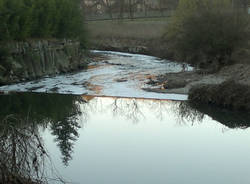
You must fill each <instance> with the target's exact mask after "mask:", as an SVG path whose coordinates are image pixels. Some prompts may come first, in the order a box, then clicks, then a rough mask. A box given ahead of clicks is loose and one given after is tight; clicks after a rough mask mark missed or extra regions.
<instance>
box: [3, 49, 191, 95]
mask: <svg viewBox="0 0 250 184" xmlns="http://www.w3.org/2000/svg"><path fill="white" fill-rule="evenodd" d="M92 52H93V53H95V54H100V55H102V56H105V59H104V60H101V61H99V62H92V63H91V64H90V65H89V69H87V70H83V71H79V72H77V73H71V74H66V75H59V76H55V77H46V78H43V79H40V80H36V81H31V82H24V83H19V84H16V85H9V86H3V87H0V91H18V92H27V91H28V92H46V93H60V94H79V95H81V94H88V95H98V96H121V97H140V98H141V97H144V98H154V99H156V98H157V99H175V100H186V99H187V95H180V94H157V93H150V92H145V91H143V90H142V89H141V88H143V87H146V86H145V83H146V82H147V81H148V80H149V78H150V77H154V76H155V75H160V74H164V73H169V72H179V71H181V70H182V69H183V68H182V64H178V63H175V62H171V61H168V60H162V59H159V58H156V57H152V56H146V55H140V54H128V53H121V52H109V51H92ZM186 69H187V70H192V67H187V68H186Z"/></svg>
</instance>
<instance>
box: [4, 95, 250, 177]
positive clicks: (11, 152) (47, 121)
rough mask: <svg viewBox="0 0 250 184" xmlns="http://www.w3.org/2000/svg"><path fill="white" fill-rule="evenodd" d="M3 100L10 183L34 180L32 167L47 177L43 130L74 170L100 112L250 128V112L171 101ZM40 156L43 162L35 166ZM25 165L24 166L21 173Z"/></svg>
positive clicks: (136, 120) (21, 97) (58, 97)
mask: <svg viewBox="0 0 250 184" xmlns="http://www.w3.org/2000/svg"><path fill="white" fill-rule="evenodd" d="M0 101H1V104H0V121H1V124H0V126H1V127H0V130H1V135H0V136H1V137H0V139H1V140H0V144H1V145H0V149H1V151H0V154H1V155H0V159H1V160H0V162H1V163H0V165H1V166H0V169H1V172H3V171H6V172H7V173H4V175H3V176H4V177H3V176H2V178H4V179H5V175H10V173H13V172H14V173H18V174H19V175H22V176H24V177H25V178H29V175H27V174H26V173H29V172H30V171H31V169H32V168H33V169H35V170H34V171H32V172H35V173H32V174H31V175H32V176H34V175H36V176H37V177H36V178H38V179H41V176H42V175H43V173H42V172H40V170H38V169H36V167H37V166H36V163H39V164H41V163H43V159H44V156H48V155H47V154H46V150H45V149H44V147H43V146H42V140H41V138H40V136H39V132H43V131H41V129H42V130H49V132H50V134H52V135H53V137H54V141H55V142H56V143H57V146H58V147H59V149H60V151H61V155H62V162H63V164H64V165H66V166H68V165H69V163H70V162H69V161H70V160H72V159H73V152H74V149H75V148H74V145H75V142H76V141H77V140H78V139H79V136H80V134H79V132H80V129H81V128H82V127H83V125H84V124H86V123H87V122H88V121H90V120H91V118H93V116H96V115H100V114H104V115H110V114H111V116H113V117H114V118H116V117H118V118H124V119H125V120H126V122H127V123H134V124H137V123H140V122H143V121H144V120H146V119H147V118H149V119H150V118H152V117H154V118H156V119H158V120H159V121H162V122H164V121H166V123H168V120H169V117H173V115H174V118H175V123H176V124H177V125H181V126H195V125H196V124H201V123H202V122H203V121H204V119H206V118H212V119H214V120H216V121H218V122H220V123H221V124H223V125H224V126H225V127H228V128H241V129H244V128H248V127H249V125H250V116H249V115H247V114H243V115H242V114H238V113H232V112H229V111H224V110H219V109H216V108H209V107H204V106H203V107H195V106H193V105H190V104H189V103H188V102H177V101H169V100H153V99H142V98H141V99H131V98H118V97H94V96H86V95H84V96H74V95H58V94H38V93H36V94H33V93H18V94H13V95H8V96H0ZM152 119H153V118H152ZM100 121H102V120H100ZM7 122H9V123H7ZM7 125H8V126H7ZM27 151H28V154H26V152H27ZM38 156H39V157H38ZM6 158H9V159H7V160H8V162H6V163H4V162H5V161H6ZM34 158H36V159H38V160H37V161H36V162H35V163H34V162H33V161H34ZM27 160H28V161H27ZM23 162H25V164H26V165H25V164H22V163H23ZM41 165H44V164H41ZM19 166H22V167H20V168H19V170H16V169H17V168H18V167H19ZM6 168H9V169H6ZM36 171H39V172H36ZM5 180H6V179H5Z"/></svg>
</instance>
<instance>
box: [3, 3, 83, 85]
mask: <svg viewBox="0 0 250 184" xmlns="http://www.w3.org/2000/svg"><path fill="white" fill-rule="evenodd" d="M0 12H1V13H0V22H1V24H0V85H3V84H9V83H13V82H19V81H24V80H30V79H35V78H38V77H42V76H46V75H53V74H58V73H62V72H69V71H73V70H77V69H79V68H82V67H85V66H86V65H87V60H88V59H87V57H86V52H84V50H85V48H86V31H85V26H84V21H83V20H84V17H83V10H82V8H81V6H80V1H79V0H50V1H47V0H11V1H9V0H0Z"/></svg>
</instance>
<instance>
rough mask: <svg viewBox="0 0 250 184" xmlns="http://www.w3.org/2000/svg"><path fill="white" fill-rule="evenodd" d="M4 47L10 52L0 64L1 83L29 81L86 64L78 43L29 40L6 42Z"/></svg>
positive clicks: (72, 69) (75, 68) (69, 70)
mask: <svg viewBox="0 0 250 184" xmlns="http://www.w3.org/2000/svg"><path fill="white" fill-rule="evenodd" d="M7 48H9V50H10V55H9V56H8V57H7V58H5V61H3V62H2V63H3V64H1V65H0V77H1V78H0V83H1V84H3V83H5V82H7V83H13V82H17V81H23V79H25V80H31V79H36V78H39V77H43V76H46V75H55V74H59V73H66V72H71V71H74V70H78V69H80V68H81V69H82V68H85V67H87V62H88V61H87V60H86V61H85V58H86V56H85V55H84V53H83V51H82V50H81V49H80V43H79V42H73V41H67V40H63V41H62V40H52V41H51V40H50V41H47V40H29V41H25V42H10V43H7ZM10 71H12V73H10ZM5 75H7V76H5ZM3 77H7V79H6V78H3Z"/></svg>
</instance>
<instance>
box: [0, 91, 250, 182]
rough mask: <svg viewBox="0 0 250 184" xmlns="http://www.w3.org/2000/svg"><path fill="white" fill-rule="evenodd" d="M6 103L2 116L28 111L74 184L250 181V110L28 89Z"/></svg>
mask: <svg viewBox="0 0 250 184" xmlns="http://www.w3.org/2000/svg"><path fill="white" fill-rule="evenodd" d="M0 101H1V108H0V117H1V120H2V121H1V122H3V120H4V119H6V117H7V116H9V115H10V114H11V115H13V116H15V117H16V118H20V119H22V118H27V117H28V118H29V122H30V126H33V127H34V128H35V129H38V130H39V135H40V136H41V139H42V141H43V142H44V145H45V147H46V149H47V151H48V153H49V156H50V158H51V161H52V163H53V165H54V166H53V167H55V168H56V170H57V173H59V174H60V175H61V176H62V178H63V179H65V180H66V181H68V182H70V183H83V184H85V183H86V184H104V183H105V184H128V183H129V184H153V183H156V184H166V183H170V184H179V183H180V184H183V183H187V184H196V183H197V184H201V183H202V184H223V183H225V184H247V183H250V174H249V172H250V130H249V128H248V127H249V125H250V118H249V116H248V115H246V114H234V113H231V112H228V111H223V110H218V109H214V108H206V107H199V110H197V109H195V108H194V107H191V106H190V105H189V104H188V103H187V102H178V101H169V100H152V99H150V100H149V99H132V98H115V97H93V96H73V95H56V94H32V93H20V94H13V95H8V96H0ZM207 114H208V115H207ZM22 126H24V125H23V124H17V127H18V128H19V127H22ZM1 131H4V130H3V129H2V130H1ZM0 154H1V152H0ZM17 157H18V155H17ZM50 164H51V163H50Z"/></svg>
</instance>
